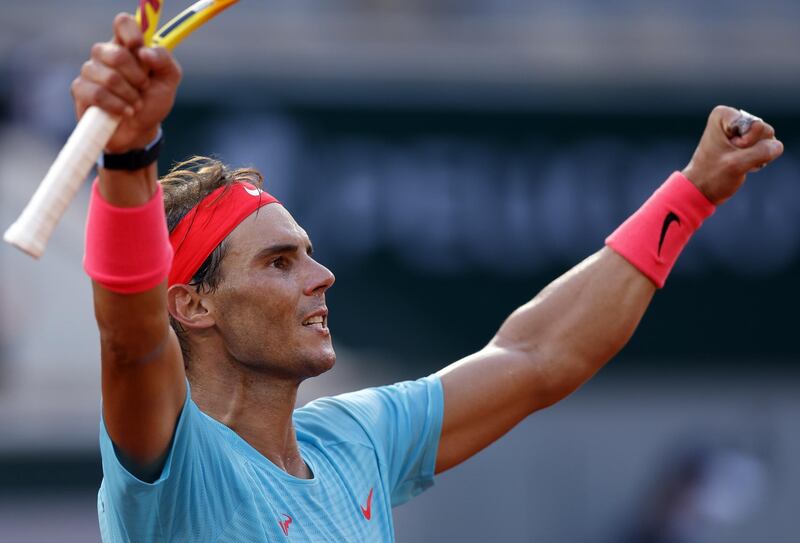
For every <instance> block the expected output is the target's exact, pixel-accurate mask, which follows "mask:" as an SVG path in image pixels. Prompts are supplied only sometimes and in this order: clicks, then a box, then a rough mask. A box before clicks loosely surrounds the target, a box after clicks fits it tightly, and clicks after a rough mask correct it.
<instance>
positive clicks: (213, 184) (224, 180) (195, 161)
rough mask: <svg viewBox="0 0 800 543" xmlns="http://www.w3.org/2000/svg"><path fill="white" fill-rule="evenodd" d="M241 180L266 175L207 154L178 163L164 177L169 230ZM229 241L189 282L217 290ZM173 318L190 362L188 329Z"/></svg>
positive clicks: (256, 179) (257, 181) (259, 181)
mask: <svg viewBox="0 0 800 543" xmlns="http://www.w3.org/2000/svg"><path fill="white" fill-rule="evenodd" d="M237 181H246V182H248V183H251V184H252V185H255V186H256V187H259V188H261V187H262V185H263V183H264V177H263V176H262V175H261V173H260V172H259V171H258V170H255V169H253V168H236V169H231V168H229V167H228V166H227V165H225V164H223V163H222V162H220V161H219V160H216V159H213V158H208V157H203V156H194V157H192V158H190V159H189V160H186V161H184V162H180V163H178V164H176V165H175V166H174V167H173V168H172V169H171V170H170V172H169V173H168V174H167V175H165V176H164V177H162V178H161V180H160V183H161V186H162V188H163V189H164V211H165V213H166V215H167V228H168V229H169V231H170V232H172V230H173V229H174V228H175V227H176V226H177V225H178V223H179V222H180V221H181V219H183V218H184V217H185V216H186V214H187V213H189V211H191V210H192V208H194V207H195V206H196V205H197V204H199V203H200V202H201V201H202V200H203V198H205V197H206V196H208V195H209V194H211V193H212V192H213V191H215V190H217V189H218V188H220V187H226V188H225V191H223V194H225V192H227V191H228V190H229V189H230V186H231V185H232V184H233V183H235V182H237ZM220 196H222V195H220ZM226 242H227V240H222V242H221V243H220V244H219V245H217V247H216V248H215V249H214V251H213V252H212V253H211V254H210V255H209V256H208V258H206V260H205V261H204V262H203V264H202V265H201V266H200V268H199V269H198V270H197V272H195V274H194V275H193V276H192V279H191V281H190V282H189V284H190V285H192V286H194V287H195V288H196V289H197V291H198V292H199V291H200V290H203V291H206V292H213V291H214V290H216V288H217V287H218V286H219V283H220V281H221V280H222V273H221V265H222V259H223V258H224V257H225V251H226V249H227V243H226ZM169 321H170V325H171V326H172V328H173V329H174V330H175V333H176V334H177V336H178V341H179V342H180V345H181V351H182V352H183V357H184V361H185V362H188V360H189V348H188V341H187V339H186V331H185V330H184V329H183V327H182V326H181V325H180V323H178V322H177V321H175V319H173V318H172V316H170V319H169Z"/></svg>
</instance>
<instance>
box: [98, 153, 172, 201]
mask: <svg viewBox="0 0 800 543" xmlns="http://www.w3.org/2000/svg"><path fill="white" fill-rule="evenodd" d="M97 177H98V180H99V186H100V195H101V196H102V197H103V200H105V201H106V202H108V203H109V204H111V205H113V206H116V207H137V206H141V205H144V204H146V203H147V202H148V201H149V200H150V198H152V197H153V195H154V194H155V192H156V188H157V187H158V171H157V168H156V163H153V164H151V165H150V166H147V167H145V168H142V169H140V170H133V171H128V170H106V169H104V168H100V169H99V171H98V176H97Z"/></svg>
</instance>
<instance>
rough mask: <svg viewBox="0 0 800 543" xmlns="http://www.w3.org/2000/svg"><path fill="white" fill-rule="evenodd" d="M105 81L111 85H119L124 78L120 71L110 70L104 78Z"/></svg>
mask: <svg viewBox="0 0 800 543" xmlns="http://www.w3.org/2000/svg"><path fill="white" fill-rule="evenodd" d="M103 82H104V83H105V84H106V85H108V86H109V87H117V86H119V85H121V84H122V83H123V79H122V76H121V75H119V72H117V71H114V70H109V71H108V72H107V73H106V75H105V77H104V78H103Z"/></svg>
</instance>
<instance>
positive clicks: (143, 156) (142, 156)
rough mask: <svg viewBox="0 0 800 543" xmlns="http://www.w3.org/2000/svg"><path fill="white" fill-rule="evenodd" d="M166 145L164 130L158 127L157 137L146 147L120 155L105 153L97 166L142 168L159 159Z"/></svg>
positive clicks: (106, 167) (131, 169)
mask: <svg viewBox="0 0 800 543" xmlns="http://www.w3.org/2000/svg"><path fill="white" fill-rule="evenodd" d="M162 145H164V132H163V131H162V130H161V127H158V134H156V137H155V139H153V141H151V142H150V143H148V144H147V147H145V148H144V149H131V150H130V151H128V152H127V153H120V154H118V155H115V154H110V153H103V154H101V155H100V158H98V159H97V167H98V168H105V169H106V170H129V171H133V170H141V169H142V168H145V167H147V166H149V165H150V164H152V163H153V162H155V161H156V160H158V155H159V153H160V152H161V146H162Z"/></svg>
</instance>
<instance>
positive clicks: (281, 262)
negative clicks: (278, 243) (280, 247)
mask: <svg viewBox="0 0 800 543" xmlns="http://www.w3.org/2000/svg"><path fill="white" fill-rule="evenodd" d="M270 265H271V266H273V267H275V268H278V269H283V268H285V267H286V266H287V265H288V262H287V261H286V258H285V257H282V256H279V257H278V258H273V259H272V262H270Z"/></svg>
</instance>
